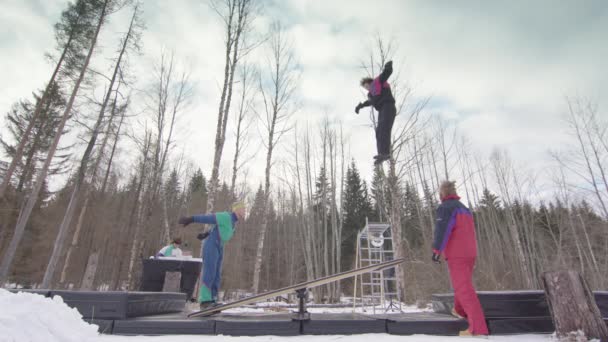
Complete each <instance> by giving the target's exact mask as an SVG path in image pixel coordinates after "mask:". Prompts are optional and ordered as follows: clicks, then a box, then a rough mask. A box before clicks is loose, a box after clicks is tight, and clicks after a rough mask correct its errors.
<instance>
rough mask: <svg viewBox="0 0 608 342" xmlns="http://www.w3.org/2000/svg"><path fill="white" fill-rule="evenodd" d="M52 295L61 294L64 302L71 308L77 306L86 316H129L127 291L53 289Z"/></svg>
mask: <svg viewBox="0 0 608 342" xmlns="http://www.w3.org/2000/svg"><path fill="white" fill-rule="evenodd" d="M51 296H52V297H55V296H60V297H61V298H62V299H63V301H64V303H66V304H67V305H68V306H69V307H71V308H76V309H77V310H78V312H80V314H81V315H82V316H83V317H84V318H91V319H125V318H127V294H126V292H113V291H112V292H98V291H67V290H66V291H61V290H57V291H56V290H53V291H51Z"/></svg>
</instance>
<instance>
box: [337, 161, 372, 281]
mask: <svg viewBox="0 0 608 342" xmlns="http://www.w3.org/2000/svg"><path fill="white" fill-rule="evenodd" d="M345 182H346V184H345V186H344V187H345V190H344V197H343V201H344V224H343V230H342V268H343V269H350V268H351V267H352V264H353V262H354V259H355V253H356V249H355V247H356V243H357V234H358V232H359V230H361V228H363V227H364V226H365V222H366V218H367V219H369V220H372V221H373V219H374V217H372V216H373V214H374V213H373V209H372V205H371V201H370V199H369V197H368V194H367V186H366V185H365V182H364V181H362V180H361V176H360V174H359V170H358V169H357V166H356V164H355V162H354V160H353V161H352V162H351V164H350V166H349V167H348V170H347V171H346V181H345Z"/></svg>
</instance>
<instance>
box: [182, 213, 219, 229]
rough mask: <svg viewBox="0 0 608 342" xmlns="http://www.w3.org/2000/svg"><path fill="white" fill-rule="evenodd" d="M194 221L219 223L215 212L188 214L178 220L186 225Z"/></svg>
mask: <svg viewBox="0 0 608 342" xmlns="http://www.w3.org/2000/svg"><path fill="white" fill-rule="evenodd" d="M194 222H196V223H202V224H217V220H216V219H215V214H207V215H194V216H187V217H182V218H180V219H179V221H178V223H179V224H181V225H183V226H184V227H185V226H187V225H189V224H192V223H194Z"/></svg>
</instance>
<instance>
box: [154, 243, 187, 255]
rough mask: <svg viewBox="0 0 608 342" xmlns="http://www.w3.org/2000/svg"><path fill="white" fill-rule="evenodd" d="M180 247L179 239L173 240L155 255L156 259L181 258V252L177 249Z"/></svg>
mask: <svg viewBox="0 0 608 342" xmlns="http://www.w3.org/2000/svg"><path fill="white" fill-rule="evenodd" d="M181 245H182V239H181V238H173V240H172V241H171V244H170V245H168V246H165V247H163V248H162V249H161V250H160V251H158V253H156V257H160V258H162V257H174V258H181V257H182V250H181V249H180V248H179V247H180V246H181Z"/></svg>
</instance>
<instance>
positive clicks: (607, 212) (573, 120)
mask: <svg viewBox="0 0 608 342" xmlns="http://www.w3.org/2000/svg"><path fill="white" fill-rule="evenodd" d="M568 108H569V110H570V125H571V126H572V128H573V129H574V132H575V134H576V138H577V141H578V143H579V148H580V151H581V152H582V155H583V158H584V160H585V166H586V169H587V170H586V171H587V172H588V174H589V181H588V182H589V183H590V184H591V185H592V186H593V191H594V193H595V195H596V197H597V200H598V203H599V204H600V207H601V208H602V212H603V214H604V217H605V218H608V207H607V206H606V203H605V202H604V199H603V197H602V193H601V191H600V189H599V185H598V182H597V180H596V175H595V172H594V170H593V166H592V164H591V157H590V156H589V152H588V151H587V148H588V146H587V143H586V142H585V141H584V140H583V133H582V132H581V127H580V124H579V122H578V118H577V113H576V111H575V109H574V108H573V107H572V103H571V101H568Z"/></svg>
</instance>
